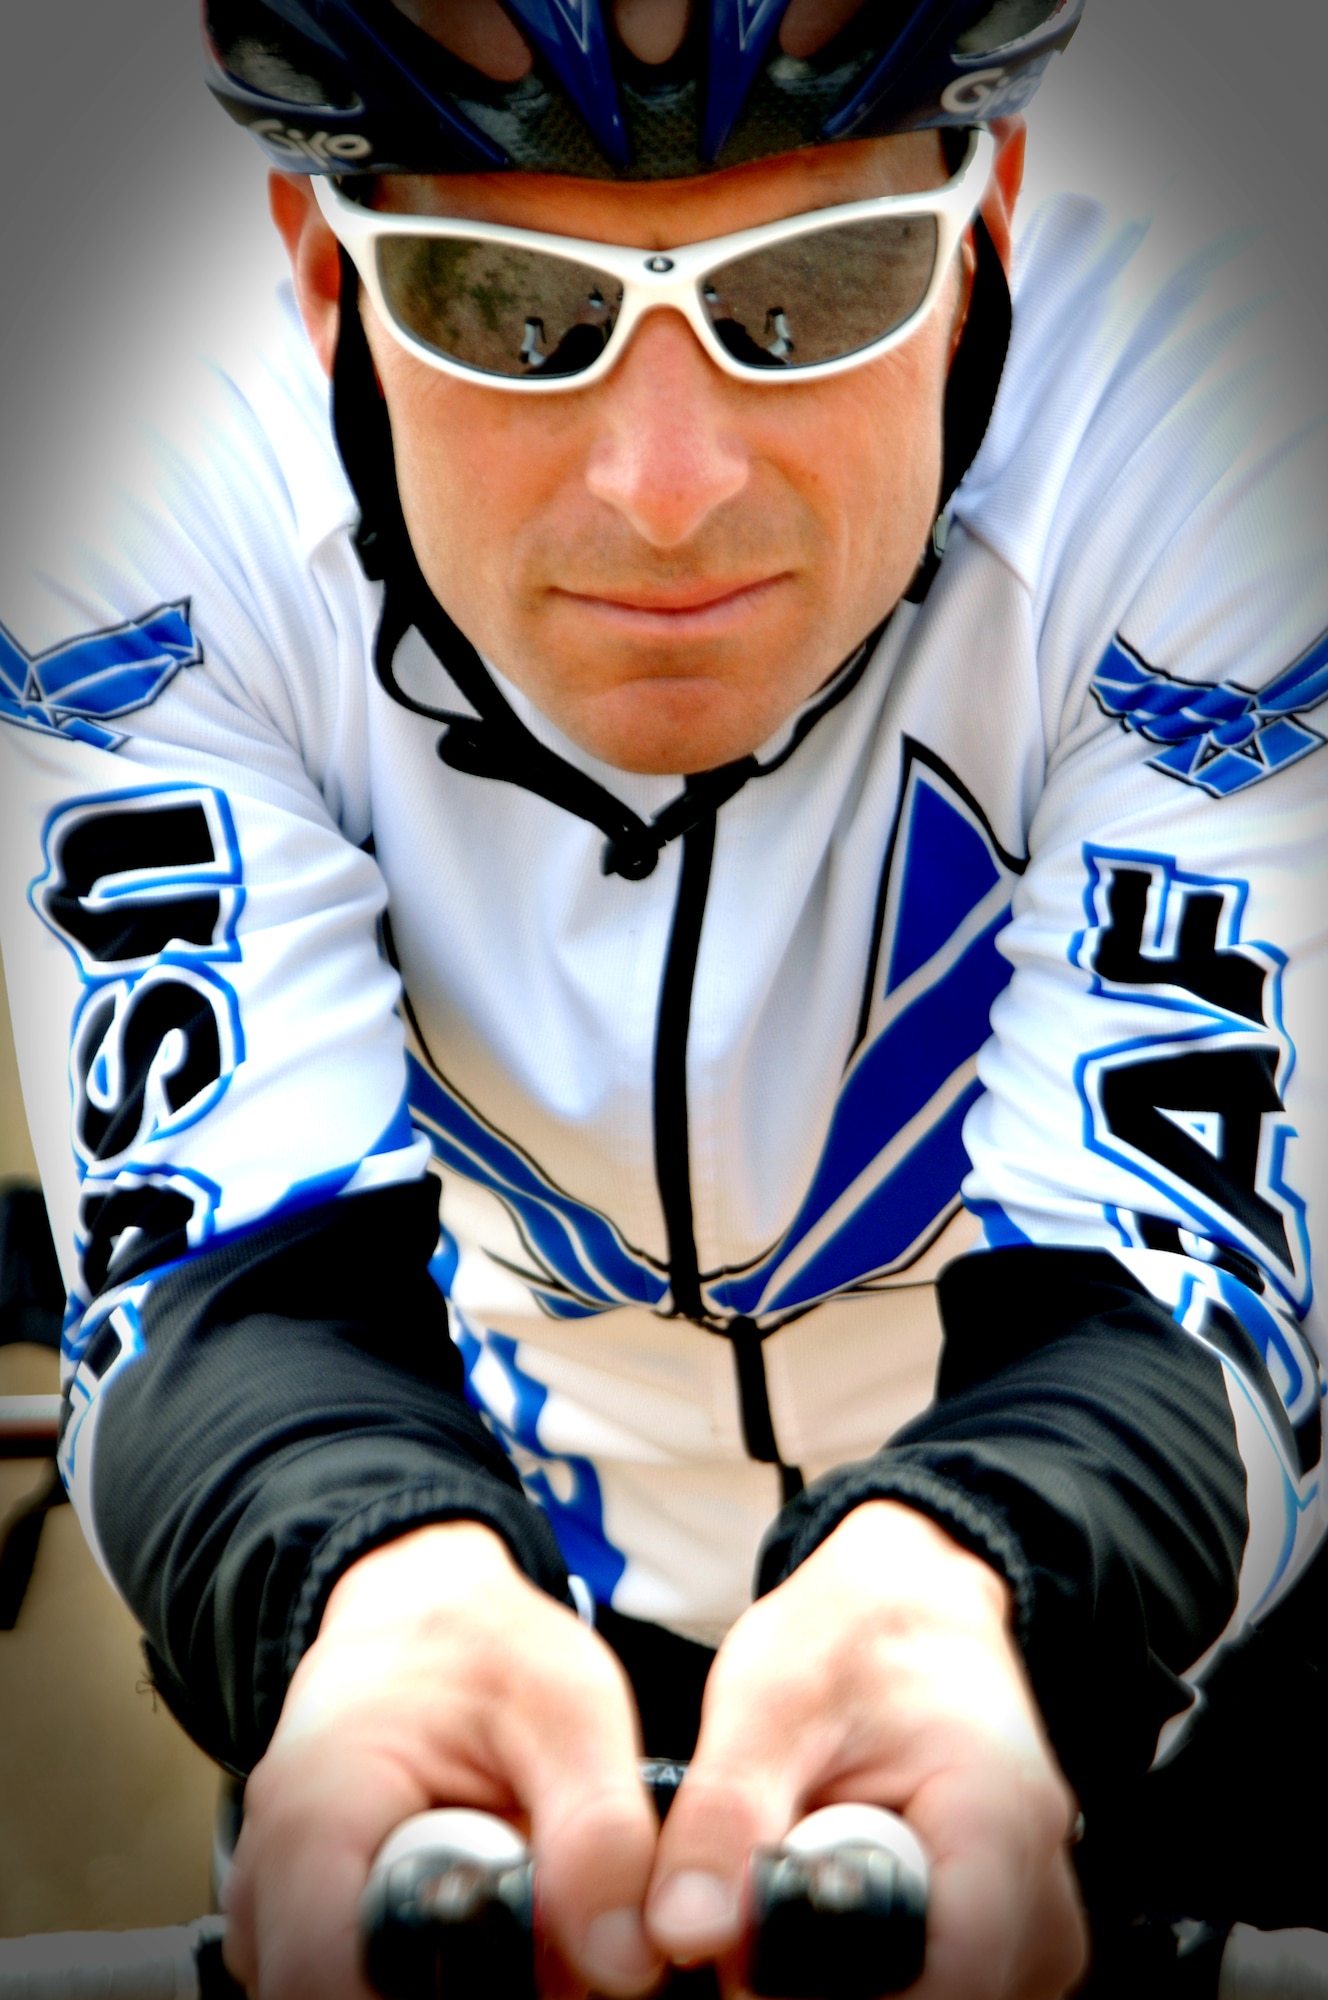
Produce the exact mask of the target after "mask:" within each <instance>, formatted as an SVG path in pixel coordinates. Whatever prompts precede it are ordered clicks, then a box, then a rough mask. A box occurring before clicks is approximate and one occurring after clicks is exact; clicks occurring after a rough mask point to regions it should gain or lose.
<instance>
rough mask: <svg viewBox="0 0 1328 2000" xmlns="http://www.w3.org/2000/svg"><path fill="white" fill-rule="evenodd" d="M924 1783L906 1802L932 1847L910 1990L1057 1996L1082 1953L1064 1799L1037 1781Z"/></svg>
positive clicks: (1055, 1999)
mask: <svg viewBox="0 0 1328 2000" xmlns="http://www.w3.org/2000/svg"><path fill="white" fill-rule="evenodd" d="M1007 1776H1009V1777H1010V1778H1011V1779H1012V1780H1013V1782H1011V1783H1009V1785H1008V1786H1007V1787H1006V1788H1005V1789H1004V1790H1003V1791H997V1790H995V1789H993V1788H992V1787H991V1786H990V1784H989V1783H984V1782H981V1781H976V1782H975V1781H974V1779H973V1778H972V1775H971V1774H970V1775H969V1776H968V1778H967V1779H966V1780H962V1781H959V1782H956V1781H955V1780H954V1779H953V1777H952V1776H951V1775H949V1774H947V1776H945V1777H942V1778H940V1779H938V1780H936V1781H934V1782H933V1783H932V1784H931V1785H929V1786H925V1787H923V1788H922V1790H921V1791H920V1792H919V1794H918V1796H917V1798H916V1799H915V1800H914V1801H913V1803H912V1806H911V1807H910V1818H912V1819H913V1822H914V1825H915V1827H916V1828H917V1831H918V1832H919V1834H920V1836H921V1838H922V1839H923V1840H924V1842H926V1843H927V1845H928V1846H929V1848H930V1851H931V1855H932V1877H931V1892H930V1907H929V1913H928V1925H927V1962H926V1967H925V1970H924V1974H923V1978H922V1980H921V1982H920V1983H919V1985H918V1987H917V1988H916V2000H1059V1996H1060V1995H1061V1994H1063V1993H1065V1992H1067V1991H1069V1990H1070V1988H1071V1986H1072V1985H1073V1983H1074V1980H1075V1978H1076V1977H1077V1976H1078V1974H1079V1973H1080V1972H1081V1971H1082V1969H1083V1965H1084V1961H1085V1932H1084V1926H1083V1920H1082V1913H1081V1910H1080V1906H1079V1900H1078V1894H1077V1889H1076V1887H1075V1883H1074V1875H1073V1870H1072V1869H1071V1867H1070V1864H1069V1860H1068V1856H1067V1853H1066V1849H1065V1845H1064V1838H1065V1831H1066V1828H1065V1810H1064V1799H1063V1797H1062V1795H1061V1791H1060V1788H1059V1787H1057V1786H1054V1785H1050V1784H1046V1785H1039V1786H1031V1785H1030V1786H1021V1785H1020V1784H1019V1783H1018V1782H1017V1780H1014V1775H1013V1773H1007Z"/></svg>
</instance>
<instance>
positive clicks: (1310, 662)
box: [1093, 632, 1328, 799]
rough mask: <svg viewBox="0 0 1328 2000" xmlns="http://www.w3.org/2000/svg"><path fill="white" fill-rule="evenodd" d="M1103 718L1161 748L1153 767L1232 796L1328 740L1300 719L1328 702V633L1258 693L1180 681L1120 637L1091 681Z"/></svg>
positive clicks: (1232, 685)
mask: <svg viewBox="0 0 1328 2000" xmlns="http://www.w3.org/2000/svg"><path fill="white" fill-rule="evenodd" d="M1093 694H1094V696H1095V697H1096V700H1097V704H1098V706H1099V708H1101V709H1102V710H1103V712H1104V714H1106V715H1112V716H1115V717H1116V719H1117V720H1118V721H1119V722H1120V723H1121V724H1122V725H1123V727H1124V728H1126V729H1127V730H1131V731H1133V732H1134V733H1135V734H1137V735H1139V736H1142V737H1144V738H1145V739H1146V740H1147V741H1148V742H1149V743H1156V744H1159V745H1160V746H1161V748H1160V749H1159V751H1158V754H1157V756H1156V757H1150V758H1149V760H1148V761H1149V763H1150V764H1151V765H1152V767H1153V769H1154V770H1155V771H1164V772H1165V773H1166V774H1167V776H1168V777H1169V778H1179V779H1180V781H1181V783H1182V784H1186V785H1198V786H1199V787H1200V788H1201V789H1202V790H1203V791H1205V792H1207V793H1208V794H1209V796H1210V797H1212V798H1215V799H1225V798H1230V796H1231V794H1232V793H1233V792H1243V791H1245V790H1246V789H1247V788H1248V787H1249V786H1250V785H1257V784H1258V783H1259V782H1260V780H1261V779H1263V778H1271V777H1273V776H1274V774H1275V773H1276V772H1278V771H1282V770H1285V769H1286V767H1287V765H1288V764H1295V763H1298V762H1299V761H1300V759H1301V758H1302V757H1308V756H1309V754H1310V752H1311V751H1312V750H1318V749H1321V748H1322V746H1323V744H1324V742H1325V741H1328V738H1325V737H1324V736H1322V735H1321V734H1320V732H1319V731H1318V730H1317V729H1311V728H1310V727H1309V725H1308V723H1306V722H1305V721H1303V720H1302V717H1303V715H1304V713H1305V712H1306V711H1307V710H1308V709H1312V708H1318V707H1319V706H1320V704H1321V703H1322V702H1325V701H1328V632H1325V633H1324V634H1323V636H1322V637H1321V638H1319V639H1316V640H1315V642H1314V644H1313V645H1312V646H1311V647H1310V648H1309V650H1308V651H1307V652H1305V653H1302V654H1301V656H1300V658H1299V659H1298V660H1293V661H1292V663H1291V665H1290V666H1289V667H1287V668H1286V669H1285V670H1284V671H1283V672H1282V673H1280V674H1277V675H1275V676H1274V678H1273V679H1272V680H1271V681H1268V682H1266V683H1265V685H1264V686H1263V687H1261V688H1260V689H1259V690H1258V692H1257V693H1251V692H1250V690H1249V689H1247V688H1243V687H1238V686H1237V685H1236V684H1235V683H1234V682H1233V681H1217V682H1211V681H1210V682H1207V683H1202V682H1196V681H1183V680H1178V679H1177V678H1176V677H1175V676H1174V675H1172V674H1168V673H1164V672H1163V671H1162V669H1161V668H1160V667H1150V666H1149V665H1148V662H1147V661H1146V660H1143V659H1141V658H1140V656H1139V654H1138V653H1136V652H1135V651H1134V650H1133V648H1132V647H1130V646H1127V645H1126V643H1125V641H1124V640H1123V639H1122V638H1120V637H1119V636H1117V637H1116V638H1115V639H1114V640H1113V641H1112V643H1111V645H1110V646H1109V647H1108V648H1107V652H1106V655H1105V657H1104V658H1103V660H1102V663H1101V665H1100V666H1099V668H1098V670H1097V673H1096V674H1095V675H1094V677H1093Z"/></svg>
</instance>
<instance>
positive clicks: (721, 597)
mask: <svg viewBox="0 0 1328 2000" xmlns="http://www.w3.org/2000/svg"><path fill="white" fill-rule="evenodd" d="M785 581H787V578H786V577H784V576H761V577H754V578H751V579H750V580H748V581H745V582H713V581H711V582H696V583H688V584H683V585H675V586H674V587H672V588H670V589H659V588H656V589H641V588H640V587H639V586H638V587H637V588H635V589H627V590H622V591H617V590H603V591H576V590H560V591H559V592H558V595H559V596H561V597H564V598H566V599H568V600H569V601H570V602H571V603H573V604H576V605H578V606H581V607H583V608H584V609H586V610H588V611H590V612H592V613H593V612H598V613H601V614H604V615H606V616H609V617H613V616H615V615H616V616H619V617H623V618H627V619H633V620H638V619H640V620H652V621H653V620H657V619H658V620H663V621H665V622H666V623H669V622H672V623H680V622H682V621H684V620H703V619H706V618H722V617H723V616H724V614H725V613H726V612H743V611H747V610H750V609H754V608H755V607H756V605H757V604H758V603H759V602H760V600H761V599H762V598H764V597H767V596H768V595H769V594H770V593H771V592H772V591H773V590H775V589H776V588H777V587H778V586H779V585H780V584H781V583H783V582H785Z"/></svg>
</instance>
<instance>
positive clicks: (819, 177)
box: [374, 132, 948, 249]
mask: <svg viewBox="0 0 1328 2000" xmlns="http://www.w3.org/2000/svg"><path fill="white" fill-rule="evenodd" d="M947 178H948V169H947V167H946V164H945V156H944V153H943V150H942V146H941V141H940V138H939V135H938V134H937V133H935V132H908V133H901V134H898V135H896V136H894V137H891V138H883V139H858V140H852V141H849V142H847V143H841V144H839V145H834V146H814V147H808V148H806V149H805V150H803V151H801V152H797V153H787V154H785V155H783V156H782V157H781V158H779V159H773V160H758V161H754V162H752V163H751V164H750V165H746V166H740V167H731V168H728V169H727V170H726V171H725V172H723V173H714V174H705V175H702V176H699V177H697V178H695V179H691V180H677V181H588V180H580V179H573V178H571V177H570V176H569V177H563V176H559V175H554V174H523V173H507V174H385V175H384V176H383V177H382V178H381V179H380V180H379V182H378V184H377V189H376V193H375V198H374V206H375V207H377V208H383V209H391V210H394V211H396V212H398V213H402V214H412V215H448V216H462V217H468V218H471V219H473V220H475V221H480V222H502V223H508V224H510V225H512V226H514V227H516V228H519V229H542V230H547V231H549V232H551V233H553V234H555V235H560V236H581V237H588V238H592V239H598V240H599V241H602V242H605V243H625V244H630V245H640V246H641V247H642V248H645V249H649V248H652V247H654V246H655V245H656V244H658V245H659V246H660V247H665V248H667V247H670V246H674V247H676V246H677V245H679V244H682V243H689V242H699V241H702V240H704V239H705V238H706V237H709V236H724V235H727V234H728V233H729V232H730V231H732V230H737V229H746V228H750V227H752V226H753V225H754V224H756V223H761V222H775V221H778V220H780V219H781V218H782V217H784V216H787V215H800V214H803V213H805V212H807V211H809V210H811V209H817V208H834V207H836V206H837V205H838V204H839V203H841V202H849V201H864V200H867V199H868V198H870V197H871V196H874V195H885V194H917V193H922V192H924V191H925V190H927V189H930V188H937V187H940V186H942V185H943V184H944V182H945V181H946V179H947Z"/></svg>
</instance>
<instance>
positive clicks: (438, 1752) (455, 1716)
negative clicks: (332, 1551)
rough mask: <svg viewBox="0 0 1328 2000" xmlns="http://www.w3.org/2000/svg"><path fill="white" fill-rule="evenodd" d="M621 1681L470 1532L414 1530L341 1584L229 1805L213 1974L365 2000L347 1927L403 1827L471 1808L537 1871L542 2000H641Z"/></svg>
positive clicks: (648, 1961) (318, 1997)
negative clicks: (384, 1848) (233, 1818)
mask: <svg viewBox="0 0 1328 2000" xmlns="http://www.w3.org/2000/svg"><path fill="white" fill-rule="evenodd" d="M638 1754H639V1749H638V1743H637V1722H636V1711H635V1706H634V1703H633V1700H632V1695H631V1691H630V1688H629V1687H628V1684H627V1681H626V1678H625V1676H624V1674H623V1672H622V1669H621V1667H620V1666H619V1665H618V1662H617V1660H616V1659H615V1657H614V1656H613V1654H612V1653H611V1652H610V1651H609V1649H608V1647H607V1646H605V1645H604V1643H603V1642H602V1640H600V1639H599V1638H598V1636H597V1635H596V1634H595V1633H594V1632H592V1631H591V1630H589V1628H588V1627H586V1626H584V1625H582V1624H580V1623H579V1622H578V1620H577V1619H576V1617H575V1616H574V1615H573V1613H572V1612H570V1611H568V1610H566V1609H565V1608H564V1607H563V1606H561V1605H559V1604H556V1603H554V1602H553V1600H552V1599H551V1598H549V1597H547V1596H545V1595H544V1593H543V1592H541V1591H539V1590H536V1589H535V1587H534V1586H533V1585H532V1584H530V1583H529V1582H527V1581H526V1579H525V1578H524V1577H523V1576H522V1575H521V1574H520V1572H519V1571H518V1570H517V1568H516V1566H515V1564H514V1563H513V1562H512V1560H511V1557H510V1556H509V1554H508V1552H507V1549H506V1547H505V1545H504V1544H503V1543H502V1542H501V1541H500V1540H499V1538H498V1536H497V1535H495V1534H494V1533H492V1531H491V1530H490V1529H488V1528H485V1527H482V1526H480V1525H479V1524H477V1523H473V1522H455V1523H448V1524H446V1525H443V1526H437V1527H429V1528H423V1529H420V1530H418V1531H417V1532H415V1533H414V1534H410V1535H407V1536H404V1537H403V1538H402V1539H401V1540H400V1541H396V1542H392V1543H390V1544H388V1545H387V1546H386V1547H384V1548H381V1549H378V1550H375V1551H374V1552H373V1554H371V1555H369V1556H366V1557H364V1558H363V1559H362V1560H361V1561H360V1562H358V1563H356V1564H355V1566H354V1567H353V1568H352V1569H350V1570H349V1571H347V1573H346V1575H345V1576H344V1577H342V1579H341V1580H340V1582H339V1583H338V1584H337V1586H336V1588H335V1590H334V1591H333V1592H332V1595H331V1597H330V1599H329V1600H328V1606H327V1610H326V1612H325V1614H324V1617H323V1621H322V1625H321V1627H320V1630H319V1635H318V1638H317V1640H316V1641H315V1643H314V1645H313V1646H312V1647H311V1648H310V1650H309V1652H308V1653H307V1654H306V1656H305V1658H304V1659H303V1660H302V1661H301V1663H300V1666H299V1669H298V1670H297V1672H296V1674H295V1676H294V1678H293V1680H292V1681H291V1685H290V1689H289V1692H288V1694H287V1697H286V1703H285V1706H284V1708H283V1709H282V1713H281V1720H280V1722H279V1723H278V1726H277V1729H276V1732H275V1734H274V1736H273V1739H272V1743H271V1746H270V1748H269V1750H268V1753H267V1755H266V1756H265V1757H264V1758H263V1760H262V1762H261V1763H260V1764H259V1765H258V1767H257V1768H256V1770H255V1771H254V1774H253V1776H252V1778H251V1779H250V1781H249V1784H248V1787H247V1789H246V1793H245V1819H244V1829H243V1832H242V1833H241V1836H240V1841H239V1845H238V1846H237V1848H236V1851H235V1863H234V1869H233V1872H232V1876H231V1879H230V1882H229V1883H228V1885H227V1892H226V1898H225V1901H226V1914H227V1918H228V1922H227V1933H226V1962H227V1964H228V1966H229V1967H230V1969H231V1971H232V1973H233V1974H234V1975H235V1977H236V1978H237V1979H239V1980H240V1981H241V1982H242V1983H243V1984H244V1985H245V1986H246V1987H247V1988H248V1989H249V1991H250V1992H251V1993H255V1994H257V1995H258V2000H368V1989H367V1987H366V1986H365V1984H364V1980H363V1976H362V1974H361V1971H360V1960H359V1944H358V1931H357V1905H358V1902H359V1898H360V1894H361V1891H362V1890H363V1888H364V1884H365V1880H366V1878H367V1876H368V1873H369V1867H370V1863H371V1861H372V1859H373V1856H374V1854H375V1853H376V1852H377V1850H378V1848H379V1847H380V1845H381V1844H382V1842H383V1840H384V1839H385V1838H386V1836H387V1834H388V1833H390V1832H391V1830H392V1828H393V1827H395V1826H396V1825H398V1824H399V1823H400V1821H401V1820H403V1819H405V1818H406V1817H407V1815H408V1814H410V1813H414V1812H421V1811H423V1810H425V1809H426V1808H427V1807H429V1806H434V1805H440V1804H446V1805H471V1806H478V1807H481V1808H483V1809H484V1810H486V1811H488V1812H496V1813H500V1814H503V1815H504V1816H506V1817H508V1818H511V1819H513V1820H514V1821H516V1822H518V1823H519V1824H520V1825H521V1827H522V1829H523V1831H526V1832H528V1835H529V1837H530V1839H531V1842H532V1845H533V1847H534V1850H535V1854H536V1856H537V1860H538V1865H539V1881H540V1910H541V1927H542V1930H543V1932H544V1934H545V1935H546V1937H548V1938H549V1939H550V1941H551V1945H552V1951H551V1952H550V1954H549V1963H548V1964H547V1965H546V1966H545V1967H544V1968H543V1969H542V1970H543V1979H542V1983H543V1985H544V1988H545V1990H546V1991H550V1990H555V1989H556V1990H558V1991H559V1992H560V1993H565V1994H569V1995H571V1994H575V1993H578V1992H585V1991H586V1989H587V1988H589V1987H593V1988H594V1989H595V1990H596V1991H597V1992H600V1993H605V1994H610V1995H629V1994H635V1993H640V1992H643V1991H644V1990H645V1989H647V1988H648V1987H650V1986H651V1985H653V1983H654V1982H655V1980H656V1978H657V1976H658V1973H659V1970H660V1963H659V1959H658V1956H657V1954H656V1953H655V1952H654V1950H653V1948H652V1947H651V1946H650V1945H649V1944H648V1942H647V1940H646V1937H645V1934H644V1931H643V1928H642V1923H641V1906H642V1903H643V1900H644V1897H645V1891H646V1884H647V1882H648V1880H649V1875H650V1868H651V1862H652V1860H653V1857H654V1850H655V1844H656V1840H657V1837H658V1834H657V1822H656V1820H655V1815H654V1811H653V1808H652V1807H651V1805H650V1803H649V1801H648V1799H647V1797H646V1794H645V1791H644V1789H643V1787H642V1785H641V1782H640V1778H639V1776H638V1774H637V1758H638Z"/></svg>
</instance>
